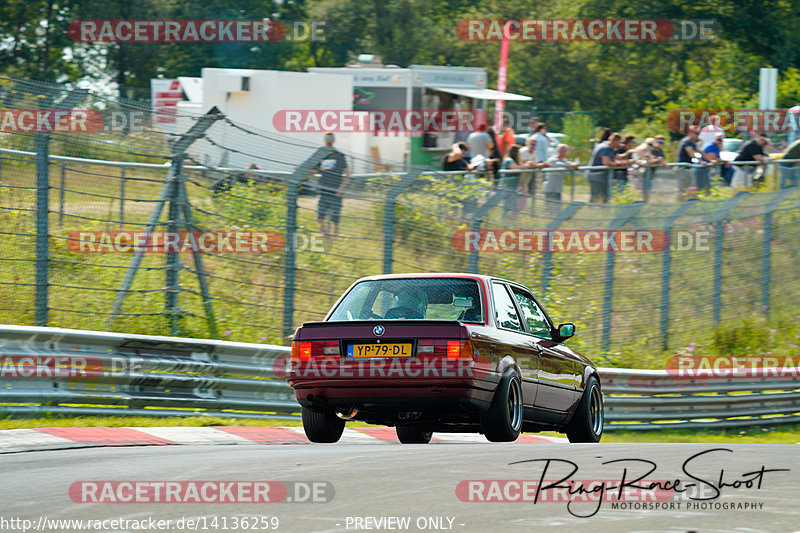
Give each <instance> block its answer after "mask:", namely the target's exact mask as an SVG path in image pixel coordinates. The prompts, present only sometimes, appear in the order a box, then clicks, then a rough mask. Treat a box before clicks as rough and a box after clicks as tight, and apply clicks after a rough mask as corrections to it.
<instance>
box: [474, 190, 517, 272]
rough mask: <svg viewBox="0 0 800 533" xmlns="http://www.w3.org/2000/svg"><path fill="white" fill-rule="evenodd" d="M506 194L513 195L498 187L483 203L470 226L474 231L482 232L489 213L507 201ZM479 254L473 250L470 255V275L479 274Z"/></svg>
mask: <svg viewBox="0 0 800 533" xmlns="http://www.w3.org/2000/svg"><path fill="white" fill-rule="evenodd" d="M506 194H511V191H510V190H508V189H507V188H506V187H504V186H503V185H502V184H500V185H498V189H497V191H495V193H494V194H492V195H491V196H490V197H489V198H488V199H487V200H486V201H485V202H483V205H482V206H480V207H479V208H478V210H477V211H475V215H474V216H473V217H472V223H471V224H470V229H471V230H472V231H480V230H481V224H483V219H484V218H485V217H486V215H488V214H489V211H491V210H492V208H493V207H495V206H496V205H497V204H499V203H500V202H501V201H503V200H505V197H506ZM478 253H479V251H478V250H471V251H470V253H469V266H468V267H467V272H469V273H470V274H477V273H478Z"/></svg>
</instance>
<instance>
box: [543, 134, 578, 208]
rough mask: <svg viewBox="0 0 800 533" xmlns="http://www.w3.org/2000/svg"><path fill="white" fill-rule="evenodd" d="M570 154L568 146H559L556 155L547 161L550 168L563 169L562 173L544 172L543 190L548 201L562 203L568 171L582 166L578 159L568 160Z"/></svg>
mask: <svg viewBox="0 0 800 533" xmlns="http://www.w3.org/2000/svg"><path fill="white" fill-rule="evenodd" d="M568 153H569V146H567V145H566V144H559V145H558V146H557V147H556V153H555V154H553V155H552V157H550V159H548V160H547V163H548V164H549V165H550V167H553V168H558V169H562V171H560V172H555V171H554V172H544V183H543V184H542V189H543V190H544V197H545V198H546V199H548V200H558V201H559V202H560V201H561V191H562V189H563V188H564V174H566V171H567V170H568V169H574V168H578V167H579V166H580V162H579V161H578V160H577V159H576V160H575V161H573V162H570V161H568V160H567V154H568ZM573 179H574V176H573Z"/></svg>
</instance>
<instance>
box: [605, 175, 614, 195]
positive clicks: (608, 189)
mask: <svg viewBox="0 0 800 533" xmlns="http://www.w3.org/2000/svg"><path fill="white" fill-rule="evenodd" d="M613 182H614V170H613V169H611V168H609V169H608V170H607V171H606V202H610V201H611V194H612V188H611V187H612V184H613Z"/></svg>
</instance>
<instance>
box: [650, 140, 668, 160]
mask: <svg viewBox="0 0 800 533" xmlns="http://www.w3.org/2000/svg"><path fill="white" fill-rule="evenodd" d="M653 141H654V146H653V149H652V150H651V151H650V153H651V154H652V156H653V159H652V161H650V164H652V165H664V166H666V163H667V156H666V155H665V154H664V143H665V142H666V141H665V140H664V136H663V135H656V136H655V138H654V139H653Z"/></svg>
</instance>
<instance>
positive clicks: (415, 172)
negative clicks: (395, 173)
mask: <svg viewBox="0 0 800 533" xmlns="http://www.w3.org/2000/svg"><path fill="white" fill-rule="evenodd" d="M420 171H421V170H420V169H414V168H412V169H409V171H408V173H407V174H406V175H405V176H403V178H402V179H401V180H400V182H399V183H396V184H394V185H392V186H391V187H389V190H388V191H387V192H386V200H385V201H384V204H383V273H384V274H391V273H392V261H393V257H392V255H393V252H394V220H395V208H396V207H397V197H398V196H400V194H402V192H403V191H404V190H405V189H406V188H407V187H408V186H409V185H411V184H412V183H414V182H415V181H416V180H417V178H418V177H419V174H420Z"/></svg>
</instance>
